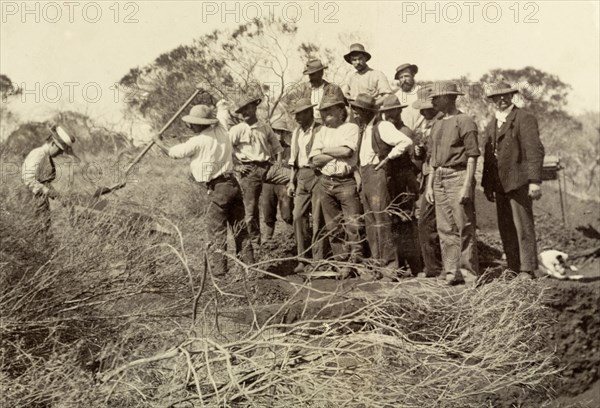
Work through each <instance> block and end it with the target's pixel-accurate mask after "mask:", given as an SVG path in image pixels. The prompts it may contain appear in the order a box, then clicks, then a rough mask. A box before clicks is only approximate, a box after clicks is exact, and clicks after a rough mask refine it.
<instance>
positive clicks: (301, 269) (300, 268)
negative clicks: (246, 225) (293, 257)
mask: <svg viewBox="0 0 600 408" xmlns="http://www.w3.org/2000/svg"><path fill="white" fill-rule="evenodd" d="M304 268H305V266H304V264H303V263H301V262H300V263H299V264H298V265H296V267H295V268H294V273H302V272H304Z"/></svg>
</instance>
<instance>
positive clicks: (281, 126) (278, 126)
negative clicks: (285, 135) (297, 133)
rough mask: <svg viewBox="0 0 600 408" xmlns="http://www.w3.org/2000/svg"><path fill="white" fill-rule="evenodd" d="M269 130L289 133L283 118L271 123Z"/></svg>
mask: <svg viewBox="0 0 600 408" xmlns="http://www.w3.org/2000/svg"><path fill="white" fill-rule="evenodd" d="M271 129H273V130H283V131H284V132H291V131H290V130H289V129H288V127H287V124H286V123H285V120H283V118H279V119H277V120H275V121H273V122H272V123H271Z"/></svg>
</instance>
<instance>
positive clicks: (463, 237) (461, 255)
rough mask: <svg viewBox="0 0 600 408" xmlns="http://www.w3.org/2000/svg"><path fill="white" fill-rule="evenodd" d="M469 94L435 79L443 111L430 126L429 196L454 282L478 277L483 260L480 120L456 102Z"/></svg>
mask: <svg viewBox="0 0 600 408" xmlns="http://www.w3.org/2000/svg"><path fill="white" fill-rule="evenodd" d="M459 95H464V94H463V93H462V92H460V91H459V90H458V86H457V85H456V84H455V83H451V82H442V83H436V84H434V87H433V90H432V93H431V94H430V98H432V99H431V103H432V105H433V107H434V108H435V109H437V110H438V111H440V112H442V113H443V116H442V117H441V118H440V119H439V120H436V121H435V123H434V124H433V128H432V129H431V138H432V142H433V143H432V149H431V150H432V151H431V159H430V165H431V166H432V168H433V172H434V173H433V174H432V176H433V177H428V180H427V181H428V183H427V190H426V192H425V197H426V199H427V200H428V201H429V202H430V203H435V215H436V220H437V229H438V234H439V236H440V244H441V249H442V262H443V265H444V272H445V273H446V276H445V278H446V280H447V283H448V284H449V285H457V284H461V283H464V282H465V276H466V277H467V278H471V279H475V278H476V276H477V275H478V271H479V265H478V262H479V261H478V257H477V241H476V237H475V227H476V223H475V203H474V194H475V167H476V165H477V157H479V146H478V143H477V125H476V124H475V122H474V121H473V119H471V117H470V116H468V115H466V114H464V113H462V112H461V111H459V110H458V109H457V108H456V98H457V97H458V96H459Z"/></svg>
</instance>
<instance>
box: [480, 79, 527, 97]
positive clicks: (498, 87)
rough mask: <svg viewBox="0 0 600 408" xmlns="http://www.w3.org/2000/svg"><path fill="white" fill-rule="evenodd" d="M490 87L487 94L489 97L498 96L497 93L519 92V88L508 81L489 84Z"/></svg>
mask: <svg viewBox="0 0 600 408" xmlns="http://www.w3.org/2000/svg"><path fill="white" fill-rule="evenodd" d="M488 88H489V91H488V92H486V96H487V97H488V98H491V97H492V96H496V95H504V94H510V93H518V92H519V90H518V89H517V88H514V87H512V86H510V84H508V83H506V82H500V83H498V84H494V85H491V86H489V85H488Z"/></svg>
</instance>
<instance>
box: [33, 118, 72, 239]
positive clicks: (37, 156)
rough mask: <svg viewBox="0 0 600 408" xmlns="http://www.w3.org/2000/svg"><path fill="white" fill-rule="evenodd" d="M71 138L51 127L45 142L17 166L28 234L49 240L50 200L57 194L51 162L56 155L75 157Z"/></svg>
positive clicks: (52, 163)
mask: <svg viewBox="0 0 600 408" xmlns="http://www.w3.org/2000/svg"><path fill="white" fill-rule="evenodd" d="M74 143H75V138H74V137H73V135H71V134H69V133H67V131H66V130H65V129H64V128H63V127H61V126H52V128H51V129H50V134H49V136H48V138H47V139H46V142H45V143H44V144H43V145H42V146H40V147H37V148H35V149H33V150H32V151H31V152H29V154H28V155H27V157H26V158H25V161H24V162H23V165H22V167H21V179H22V181H23V183H24V185H25V191H26V192H25V195H26V198H25V202H24V207H25V209H26V210H27V211H28V213H29V214H30V215H31V217H30V221H31V225H29V226H27V228H29V229H31V230H32V233H34V234H36V235H39V236H41V237H43V238H46V239H50V238H51V234H50V224H51V219H50V200H49V199H50V198H51V199H58V198H59V194H58V192H57V191H56V190H55V189H54V188H53V187H52V184H51V183H52V182H53V181H54V180H55V179H56V165H55V163H54V159H55V158H56V157H58V156H60V155H62V154H63V153H64V154H68V155H70V156H73V157H75V159H77V160H78V161H79V158H78V157H77V156H76V155H75V154H74V153H73V144H74Z"/></svg>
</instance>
